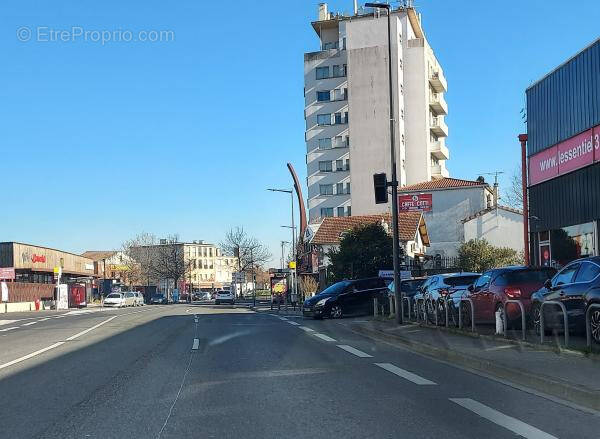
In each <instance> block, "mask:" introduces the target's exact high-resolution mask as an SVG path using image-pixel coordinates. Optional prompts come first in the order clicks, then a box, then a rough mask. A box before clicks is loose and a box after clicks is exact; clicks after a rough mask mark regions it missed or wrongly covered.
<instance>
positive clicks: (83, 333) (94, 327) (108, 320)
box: [67, 316, 118, 341]
mask: <svg viewBox="0 0 600 439" xmlns="http://www.w3.org/2000/svg"><path fill="white" fill-rule="evenodd" d="M117 317H118V316H112V317H111V318H109V319H106V320H104V321H103V322H100V323H98V324H97V325H94V326H92V327H91V328H88V329H86V330H84V331H81V332H78V333H77V334H75V335H72V336H70V337H69V338H67V341H71V340H75V339H76V338H78V337H81V336H82V335H85V334H87V333H88V332H90V331H93V330H94V329H96V328H99V327H100V326H102V325H104V324H106V323H108V322H110V321H111V320H113V319H116V318H117Z"/></svg>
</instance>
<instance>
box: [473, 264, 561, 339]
mask: <svg viewBox="0 0 600 439" xmlns="http://www.w3.org/2000/svg"><path fill="white" fill-rule="evenodd" d="M555 274H556V270H555V269H554V268H550V267H522V266H517V267H504V268H496V269H493V270H488V271H486V272H485V273H483V274H482V275H481V276H480V277H479V278H478V279H477V280H476V281H475V282H474V283H473V285H470V286H469V288H468V290H469V296H468V297H470V298H471V300H473V305H474V308H475V322H476V323H494V322H495V321H496V316H495V313H496V311H498V310H499V311H500V312H503V310H504V308H503V304H504V303H505V302H506V301H507V300H508V299H515V300H520V301H521V303H522V304H523V307H524V308H525V315H529V311H530V309H531V295H532V294H533V293H535V292H536V291H537V290H539V289H540V288H541V287H543V286H544V282H546V281H547V280H548V279H552V277H553V276H554V275H555ZM506 314H507V317H508V319H507V325H508V326H509V327H510V326H511V323H515V322H520V319H521V310H520V309H519V305H518V304H516V303H508V304H506Z"/></svg>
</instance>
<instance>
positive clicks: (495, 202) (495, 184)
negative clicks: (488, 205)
mask: <svg viewBox="0 0 600 439" xmlns="http://www.w3.org/2000/svg"><path fill="white" fill-rule="evenodd" d="M493 193H494V207H498V198H499V194H498V182H497V181H496V182H494V192H493Z"/></svg>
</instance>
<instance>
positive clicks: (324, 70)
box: [317, 66, 329, 79]
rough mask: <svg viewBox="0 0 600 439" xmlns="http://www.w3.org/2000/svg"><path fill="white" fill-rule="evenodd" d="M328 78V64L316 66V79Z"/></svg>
mask: <svg viewBox="0 0 600 439" xmlns="http://www.w3.org/2000/svg"><path fill="white" fill-rule="evenodd" d="M326 78H329V66H327V67H317V79H326Z"/></svg>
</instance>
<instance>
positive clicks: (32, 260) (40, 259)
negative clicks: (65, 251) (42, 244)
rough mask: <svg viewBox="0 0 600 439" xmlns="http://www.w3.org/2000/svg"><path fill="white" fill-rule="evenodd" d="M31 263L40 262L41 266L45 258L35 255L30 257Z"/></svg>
mask: <svg viewBox="0 0 600 439" xmlns="http://www.w3.org/2000/svg"><path fill="white" fill-rule="evenodd" d="M31 262H32V263H34V264H35V263H36V262H41V263H43V264H45V263H46V256H44V255H36V254H35V253H34V254H33V255H32V256H31Z"/></svg>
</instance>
